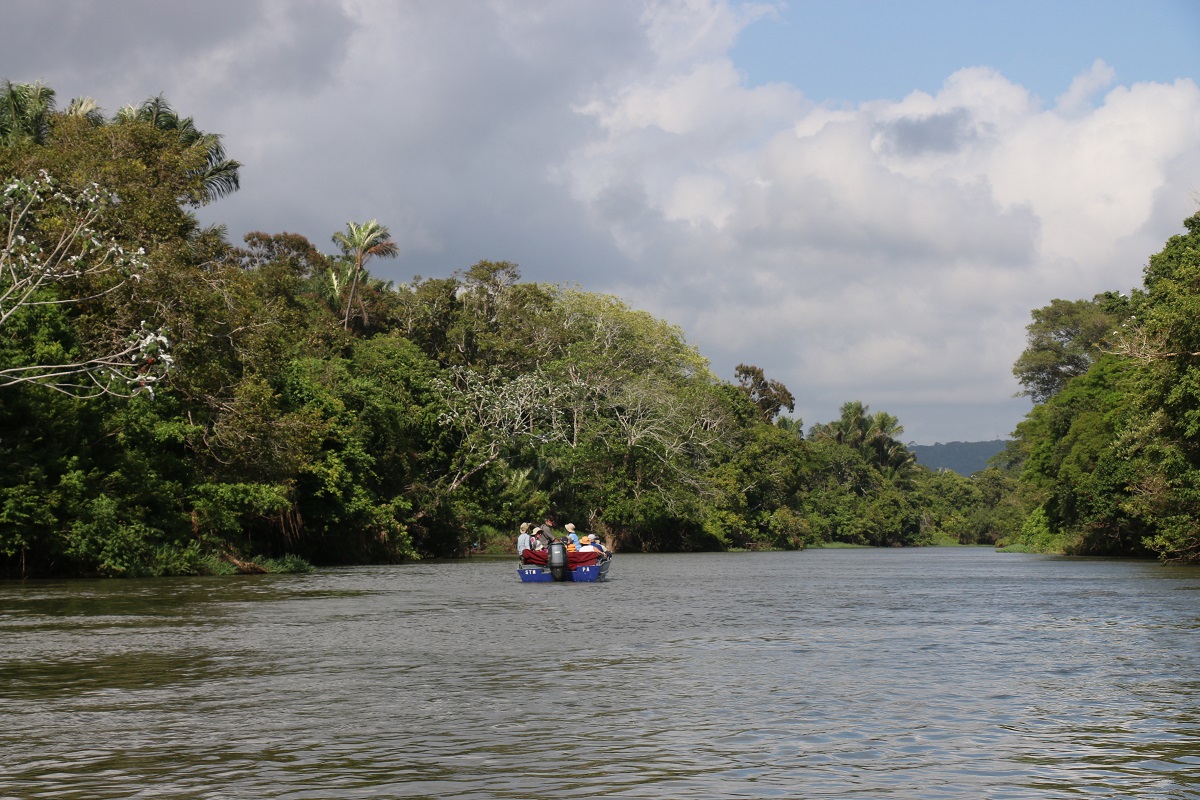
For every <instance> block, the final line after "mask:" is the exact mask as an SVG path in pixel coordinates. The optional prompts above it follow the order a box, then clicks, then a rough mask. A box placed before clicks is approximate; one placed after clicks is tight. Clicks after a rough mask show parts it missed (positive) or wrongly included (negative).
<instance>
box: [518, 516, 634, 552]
mask: <svg viewBox="0 0 1200 800" xmlns="http://www.w3.org/2000/svg"><path fill="white" fill-rule="evenodd" d="M520 532H521V533H520V535H519V536H517V555H521V554H522V553H524V552H525V551H526V550H535V551H536V550H546V549H549V547H550V543H551V542H555V541H558V542H562V543H563V544H565V545H566V546H567V552H568V553H593V552H594V553H599V554H600V557H601V558H608V557H609V556H611V555H612V553H611V552H610V551H609V549H608V548H607V547H605V546H604V544H603V542H601V541H600V537H598V536H597V535H596V534H594V533H585V534H582V535H580V534H578V533H576V532H575V525H574V524H573V523H570V522H568V523H567V524H566V525H564V526H563V533H562V534H559V533H558V531H556V530H555V528H554V519H553V517H546V519H545V521H544V522H542V524H541V525H537V526H534V525H533V524H532V523H529V522H522V523H521V527H520Z"/></svg>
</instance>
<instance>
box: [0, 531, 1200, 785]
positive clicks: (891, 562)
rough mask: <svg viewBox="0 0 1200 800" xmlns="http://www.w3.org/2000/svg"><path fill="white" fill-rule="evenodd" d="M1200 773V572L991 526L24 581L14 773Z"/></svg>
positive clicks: (756, 778) (11, 749) (650, 780)
mask: <svg viewBox="0 0 1200 800" xmlns="http://www.w3.org/2000/svg"><path fill="white" fill-rule="evenodd" d="M129 797H147V798H149V797H154V798H212V799H214V800H215V799H216V798H239V799H240V798H313V799H314V800H315V799H317V798H321V799H325V798H414V797H423V798H481V799H482V798H585V797H588V798H590V797H615V798H685V797H687V798H692V797H695V798H772V797H786V798H806V799H807V798H914V799H916V798H921V800H930V799H934V800H936V798H955V799H956V800H957V799H958V798H962V800H968V798H969V799H970V800H988V799H993V798H994V799H996V800H999V799H1000V798H1038V799H1039V800H1041V799H1043V798H1085V797H1086V798H1093V799H1094V798H1156V799H1157V798H1200V569H1195V568H1184V567H1173V566H1162V565H1159V564H1155V563H1147V562H1131V561H1101V560H1081V559H1063V558H1052V557H1045V556H1034V555H1016V554H1011V555H1006V554H998V553H995V552H993V551H991V550H989V549H982V548H944V549H922V550H811V551H805V552H800V553H747V554H712V555H660V556H648V555H646V556H644V555H626V554H622V555H618V556H617V559H616V561H615V562H614V564H613V568H612V572H611V573H610V580H609V581H608V582H606V583H601V584H578V585H576V584H523V583H520V582H519V581H518V580H517V575H516V569H515V565H514V563H513V562H512V561H511V560H497V559H472V560H469V561H464V562H459V563H418V564H412V565H403V566H394V567H365V568H351V569H338V570H328V571H321V572H317V573H315V574H312V575H300V576H244V577H234V578H228V577H227V578H186V579H161V580H154V581H94V582H93V581H86V582H29V583H7V584H2V583H0V798H5V799H6V800H7V798H22V800H23V799H24V798H78V799H79V800H83V799H84V798H87V800H96V798H129Z"/></svg>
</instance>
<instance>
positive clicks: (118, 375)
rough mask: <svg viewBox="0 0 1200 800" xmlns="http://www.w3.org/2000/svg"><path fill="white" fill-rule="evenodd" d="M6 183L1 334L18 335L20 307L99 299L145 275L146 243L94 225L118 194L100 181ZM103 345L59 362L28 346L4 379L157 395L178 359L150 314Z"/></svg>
mask: <svg viewBox="0 0 1200 800" xmlns="http://www.w3.org/2000/svg"><path fill="white" fill-rule="evenodd" d="M2 189H3V192H2V194H0V225H3V229H2V230H0V236H2V237H3V238H2V239H0V337H2V336H4V335H5V334H8V335H9V337H12V336H13V334H12V333H11V331H13V330H14V328H16V327H18V326H16V325H15V323H16V322H17V320H18V319H19V318H20V315H22V314H27V313H32V312H33V311H34V310H36V309H37V308H38V307H39V306H62V305H70V304H76V303H81V302H84V301H87V300H94V299H97V298H100V297H103V296H104V295H107V294H110V293H112V292H115V291H117V290H118V289H119V288H121V287H122V286H124V285H126V284H127V283H128V282H129V281H137V280H139V279H140V277H141V273H142V271H143V270H144V269H145V267H146V262H145V260H144V253H143V251H142V250H141V249H140V248H139V249H138V250H137V251H136V252H129V251H127V250H126V249H125V248H124V247H122V246H121V245H120V244H119V243H118V242H116V241H115V240H112V239H107V240H105V239H102V238H101V236H100V235H99V234H98V233H97V231H96V229H95V227H94V226H95V225H96V223H97V221H98V219H99V217H100V215H101V213H102V212H103V209H104V207H105V206H106V205H107V204H108V203H110V202H112V201H113V198H111V197H109V196H108V195H106V194H105V193H104V192H103V191H102V190H101V189H100V188H99V187H98V186H96V185H94V184H93V185H91V186H89V187H87V188H85V189H83V190H82V191H80V192H78V193H73V194H72V193H68V192H66V191H64V190H63V189H61V188H60V187H59V186H58V185H57V184H56V183H55V181H54V180H53V179H52V178H51V177H50V176H49V175H47V174H46V173H45V172H42V173H41V174H40V175H39V176H38V177H37V178H34V179H31V180H26V179H19V178H14V179H11V180H9V181H8V182H7V183H5V184H4V185H3V187H2ZM17 335H20V334H17ZM18 349H20V348H18ZM97 349H99V350H101V352H100V353H99V354H96V355H90V356H81V357H79V358H67V359H66V360H63V361H56V360H55V359H54V358H53V357H50V358H49V361H51V362H53V363H46V362H47V356H48V355H50V354H47V353H45V352H38V351H37V348H26V351H32V352H26V353H24V354H23V355H22V356H21V357H20V358H5V359H4V360H2V361H0V387H8V386H14V385H17V384H21V383H34V384H39V385H42V386H45V387H48V388H50V389H54V390H56V391H59V392H63V393H65V394H69V395H72V396H75V397H81V398H87V397H96V396H99V395H102V394H116V395H121V396H132V395H135V394H138V393H141V392H148V393H149V394H150V395H151V396H153V394H154V386H155V385H156V384H157V383H158V382H160V381H161V380H162V379H163V378H165V377H166V376H167V374H168V373H169V372H170V369H171V366H172V359H171V355H170V352H169V349H170V347H169V342H168V340H167V338H166V336H165V334H164V333H163V331H162V330H161V329H154V328H151V327H148V326H147V325H146V323H145V322H143V323H142V324H141V325H140V326H139V328H138V329H137V330H134V331H130V332H129V333H128V334H126V335H125V336H124V337H118V338H116V339H115V340H114V341H111V342H108V343H107V346H102V347H99V348H97ZM8 351H9V353H12V352H13V348H11V347H10V348H8ZM64 352H65V351H64ZM54 355H57V354H54ZM14 362H15V363H14Z"/></svg>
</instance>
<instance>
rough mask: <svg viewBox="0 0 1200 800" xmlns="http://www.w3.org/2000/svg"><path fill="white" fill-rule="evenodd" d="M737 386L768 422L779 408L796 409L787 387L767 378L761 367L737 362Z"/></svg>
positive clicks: (794, 401)
mask: <svg viewBox="0 0 1200 800" xmlns="http://www.w3.org/2000/svg"><path fill="white" fill-rule="evenodd" d="M735 374H736V375H737V380H738V388H740V389H741V390H742V392H744V393H745V394H746V396H747V397H749V398H750V402H752V403H754V405H756V406H758V409H759V411H760V412H762V418H763V421H764V422H770V421H772V420H773V419H775V417H776V416H778V414H779V412H780V410H781V409H784V408H786V409H787V410H788V411H795V410H796V398H794V397H792V393H791V392H789V391H788V388H787V387H786V386H784V385H783V384H782V383H780V382H779V381H775V380H767V378H766V376H765V375H764V374H763V371H762V369H761V368H759V367H756V366H753V365H747V364H738V365H737V369H736V370H735Z"/></svg>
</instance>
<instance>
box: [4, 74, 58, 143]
mask: <svg viewBox="0 0 1200 800" xmlns="http://www.w3.org/2000/svg"><path fill="white" fill-rule="evenodd" d="M53 113H54V90H53V89H51V88H50V87H48V86H46V85H45V84H43V83H41V82H38V83H13V82H11V81H7V80H6V81H4V83H3V84H0V145H14V144H17V143H19V142H22V141H30V142H33V143H34V144H42V143H43V142H44V141H45V140H46V135H47V134H48V133H49V131H50V118H51V115H52V114H53Z"/></svg>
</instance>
